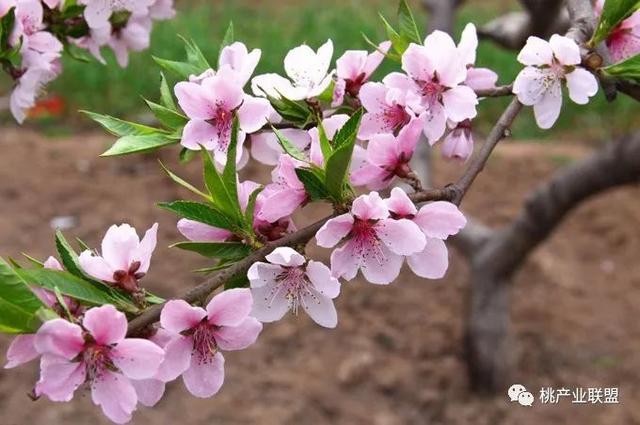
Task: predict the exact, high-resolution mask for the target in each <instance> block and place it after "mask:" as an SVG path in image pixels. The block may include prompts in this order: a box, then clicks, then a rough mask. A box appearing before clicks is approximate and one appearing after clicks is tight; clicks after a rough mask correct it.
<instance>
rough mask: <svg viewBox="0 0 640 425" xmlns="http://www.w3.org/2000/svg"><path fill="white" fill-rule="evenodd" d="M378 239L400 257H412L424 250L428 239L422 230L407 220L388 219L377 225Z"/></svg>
mask: <svg viewBox="0 0 640 425" xmlns="http://www.w3.org/2000/svg"><path fill="white" fill-rule="evenodd" d="M375 230H376V234H377V236H378V238H380V240H382V242H384V243H385V245H387V247H388V248H389V249H390V250H391V251H392V252H393V253H395V254H398V255H411V254H414V253H416V252H420V251H422V250H423V249H424V244H425V243H426V239H425V237H424V234H423V233H422V232H421V231H420V228H419V227H418V226H417V225H416V224H415V223H414V222H412V221H410V220H407V219H404V218H403V219H400V220H394V219H386V220H381V221H379V222H378V223H377V224H376V225H375Z"/></svg>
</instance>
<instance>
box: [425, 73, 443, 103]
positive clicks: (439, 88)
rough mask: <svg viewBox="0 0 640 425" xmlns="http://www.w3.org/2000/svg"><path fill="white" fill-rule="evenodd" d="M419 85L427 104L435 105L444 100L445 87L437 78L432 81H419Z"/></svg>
mask: <svg viewBox="0 0 640 425" xmlns="http://www.w3.org/2000/svg"><path fill="white" fill-rule="evenodd" d="M418 85H419V86H420V91H421V94H422V97H423V98H424V100H425V101H426V102H427V104H429V105H433V104H434V103H436V102H439V101H441V100H442V93H444V91H445V87H444V86H443V85H441V84H440V83H439V82H438V77H437V76H434V77H433V79H432V80H430V81H419V82H418Z"/></svg>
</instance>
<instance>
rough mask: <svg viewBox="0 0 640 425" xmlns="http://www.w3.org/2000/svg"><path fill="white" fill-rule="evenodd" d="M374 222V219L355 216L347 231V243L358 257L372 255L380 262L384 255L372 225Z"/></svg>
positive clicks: (362, 257)
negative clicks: (348, 231) (349, 229)
mask: <svg viewBox="0 0 640 425" xmlns="http://www.w3.org/2000/svg"><path fill="white" fill-rule="evenodd" d="M376 222H377V221H376V220H362V219H359V218H356V219H355V221H354V222H353V227H352V228H351V232H350V233H349V244H350V245H351V247H352V249H353V253H354V254H355V255H356V256H357V257H358V258H361V259H365V258H370V257H373V258H375V259H376V260H377V261H378V262H379V263H380V264H382V263H383V262H384V260H385V256H384V253H383V251H382V241H380V239H379V238H378V234H377V232H376V229H375V227H374V225H375V223H376Z"/></svg>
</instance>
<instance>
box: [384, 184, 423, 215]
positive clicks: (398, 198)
mask: <svg viewBox="0 0 640 425" xmlns="http://www.w3.org/2000/svg"><path fill="white" fill-rule="evenodd" d="M384 202H385V204H386V205H387V208H388V209H389V211H391V212H392V213H394V214H395V215H396V216H399V217H401V218H405V217H408V216H414V215H416V213H417V212H418V209H417V208H416V206H415V205H414V203H413V202H412V201H411V199H409V196H407V193H406V192H405V191H404V190H402V189H400V188H399V187H394V188H393V189H391V195H390V196H389V198H387V199H385V200H384Z"/></svg>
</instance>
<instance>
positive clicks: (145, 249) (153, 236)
mask: <svg viewBox="0 0 640 425" xmlns="http://www.w3.org/2000/svg"><path fill="white" fill-rule="evenodd" d="M157 241H158V223H155V224H154V225H153V226H151V228H150V229H149V230H147V231H146V233H145V234H144V237H143V238H142V240H141V241H140V244H139V245H138V247H137V248H136V250H135V253H134V254H133V258H132V260H134V261H140V267H139V268H138V272H140V273H146V272H147V271H148V270H149V265H150V264H151V255H152V254H153V251H154V250H155V249H156V244H157Z"/></svg>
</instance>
